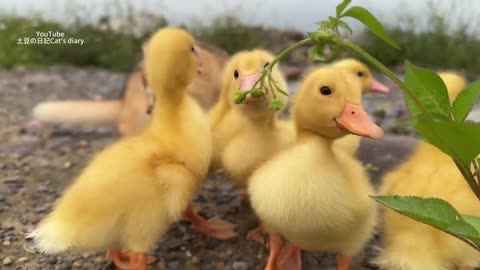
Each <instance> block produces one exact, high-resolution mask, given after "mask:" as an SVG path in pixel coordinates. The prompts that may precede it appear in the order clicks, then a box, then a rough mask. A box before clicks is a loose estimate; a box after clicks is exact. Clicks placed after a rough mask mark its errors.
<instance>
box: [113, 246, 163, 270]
mask: <svg viewBox="0 0 480 270" xmlns="http://www.w3.org/2000/svg"><path fill="white" fill-rule="evenodd" d="M106 257H107V259H110V260H112V261H113V263H114V264H115V266H116V267H117V268H118V269H121V270H146V269H147V265H148V264H151V263H153V262H155V261H156V260H157V259H156V258H155V257H152V256H147V255H145V254H144V253H130V252H129V251H119V250H109V251H107V255H106ZM143 257H145V259H142V258H143ZM144 261H145V263H144ZM143 264H145V265H143Z"/></svg>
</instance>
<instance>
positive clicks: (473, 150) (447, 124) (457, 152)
mask: <svg viewBox="0 0 480 270" xmlns="http://www.w3.org/2000/svg"><path fill="white" fill-rule="evenodd" d="M411 123H412V125H413V126H414V127H415V130H416V131H417V132H418V134H420V135H421V136H422V137H423V138H425V139H426V140H427V141H428V142H429V143H431V144H433V145H435V146H436V147H437V148H439V149H440V150H442V151H443V152H445V153H446V154H447V155H449V156H451V157H453V158H454V159H455V160H458V161H459V162H461V163H462V164H464V165H468V164H470V162H471V161H472V160H473V159H474V158H476V157H477V156H478V154H479V153H480V140H479V139H478V138H480V125H478V124H472V123H458V122H453V121H448V120H440V119H434V120H430V119H426V118H425V117H417V118H415V119H414V121H411Z"/></svg>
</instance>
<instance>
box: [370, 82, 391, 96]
mask: <svg viewBox="0 0 480 270" xmlns="http://www.w3.org/2000/svg"><path fill="white" fill-rule="evenodd" d="M370 91H372V92H375V93H383V94H386V93H388V91H390V90H389V89H388V87H387V86H385V85H384V84H381V83H379V82H378V81H377V80H373V82H372V84H371V85H370Z"/></svg>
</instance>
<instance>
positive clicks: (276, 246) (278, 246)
mask: <svg viewBox="0 0 480 270" xmlns="http://www.w3.org/2000/svg"><path fill="white" fill-rule="evenodd" d="M269 244H270V255H269V256H268V261H267V265H266V266H265V270H275V269H276V264H277V258H278V255H279V254H280V251H281V250H282V247H283V237H282V236H281V235H280V234H279V233H274V234H272V235H270V241H269Z"/></svg>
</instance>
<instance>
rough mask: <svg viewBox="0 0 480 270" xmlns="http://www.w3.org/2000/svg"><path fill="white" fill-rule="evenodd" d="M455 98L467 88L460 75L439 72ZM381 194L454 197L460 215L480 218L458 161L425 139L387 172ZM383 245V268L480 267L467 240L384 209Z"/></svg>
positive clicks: (380, 259) (380, 262)
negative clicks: (456, 164) (459, 168)
mask: <svg viewBox="0 0 480 270" xmlns="http://www.w3.org/2000/svg"><path fill="white" fill-rule="evenodd" d="M439 75H440V77H441V78H442V79H443V80H444V82H445V84H446V86H447V89H448V92H449V98H450V102H453V100H454V99H455V97H456V96H457V95H458V94H459V93H460V92H461V91H462V90H463V89H464V88H465V86H466V81H465V79H464V78H463V77H462V76H461V75H459V74H456V73H452V72H447V73H439ZM379 193H380V194H381V195H401V196H419V197H424V198H428V197H436V198H441V199H443V200H446V201H448V202H449V203H450V204H452V205H453V206H454V207H455V208H456V209H457V210H458V211H459V212H460V213H462V214H467V215H473V216H480V205H479V203H478V199H477V197H476V196H475V195H474V193H473V192H472V191H471V189H470V187H469V186H468V184H467V182H466V181H465V180H464V178H463V176H462V174H461V173H460V172H459V171H458V169H457V167H456V166H455V164H454V162H453V161H452V159H451V158H450V157H449V156H448V155H446V154H444V153H443V152H441V151H440V150H438V149H437V148H435V147H434V146H432V145H430V144H428V143H426V142H419V144H418V146H417V148H416V149H415V152H414V153H413V154H412V155H411V156H410V158H409V159H407V160H406V161H405V162H404V163H403V164H401V165H400V166H398V167H397V168H395V169H393V170H392V171H390V172H389V173H387V174H386V175H385V176H384V178H383V183H382V185H381V187H380V192H379ZM384 210H385V211H384V230H383V237H382V238H383V239H382V241H383V243H382V244H383V245H382V246H383V247H382V250H381V253H380V255H379V257H378V258H376V260H375V262H376V263H377V264H378V265H379V266H380V267H381V268H382V269H400V270H411V269H412V270H413V269H426V270H437V269H438V270H440V269H455V267H458V268H460V269H472V270H473V268H475V267H478V266H480V254H479V253H478V251H476V250H474V249H473V248H472V247H470V246H469V245H467V244H465V243H464V242H462V241H460V240H458V239H456V238H454V237H452V236H450V235H448V234H446V233H443V232H441V231H439V230H437V229H435V228H432V227H430V226H427V225H424V224H422V223H420V222H417V221H414V220H412V219H409V218H407V217H404V216H402V215H400V214H398V213H396V212H394V211H393V210H390V209H386V208H385V209H384Z"/></svg>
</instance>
